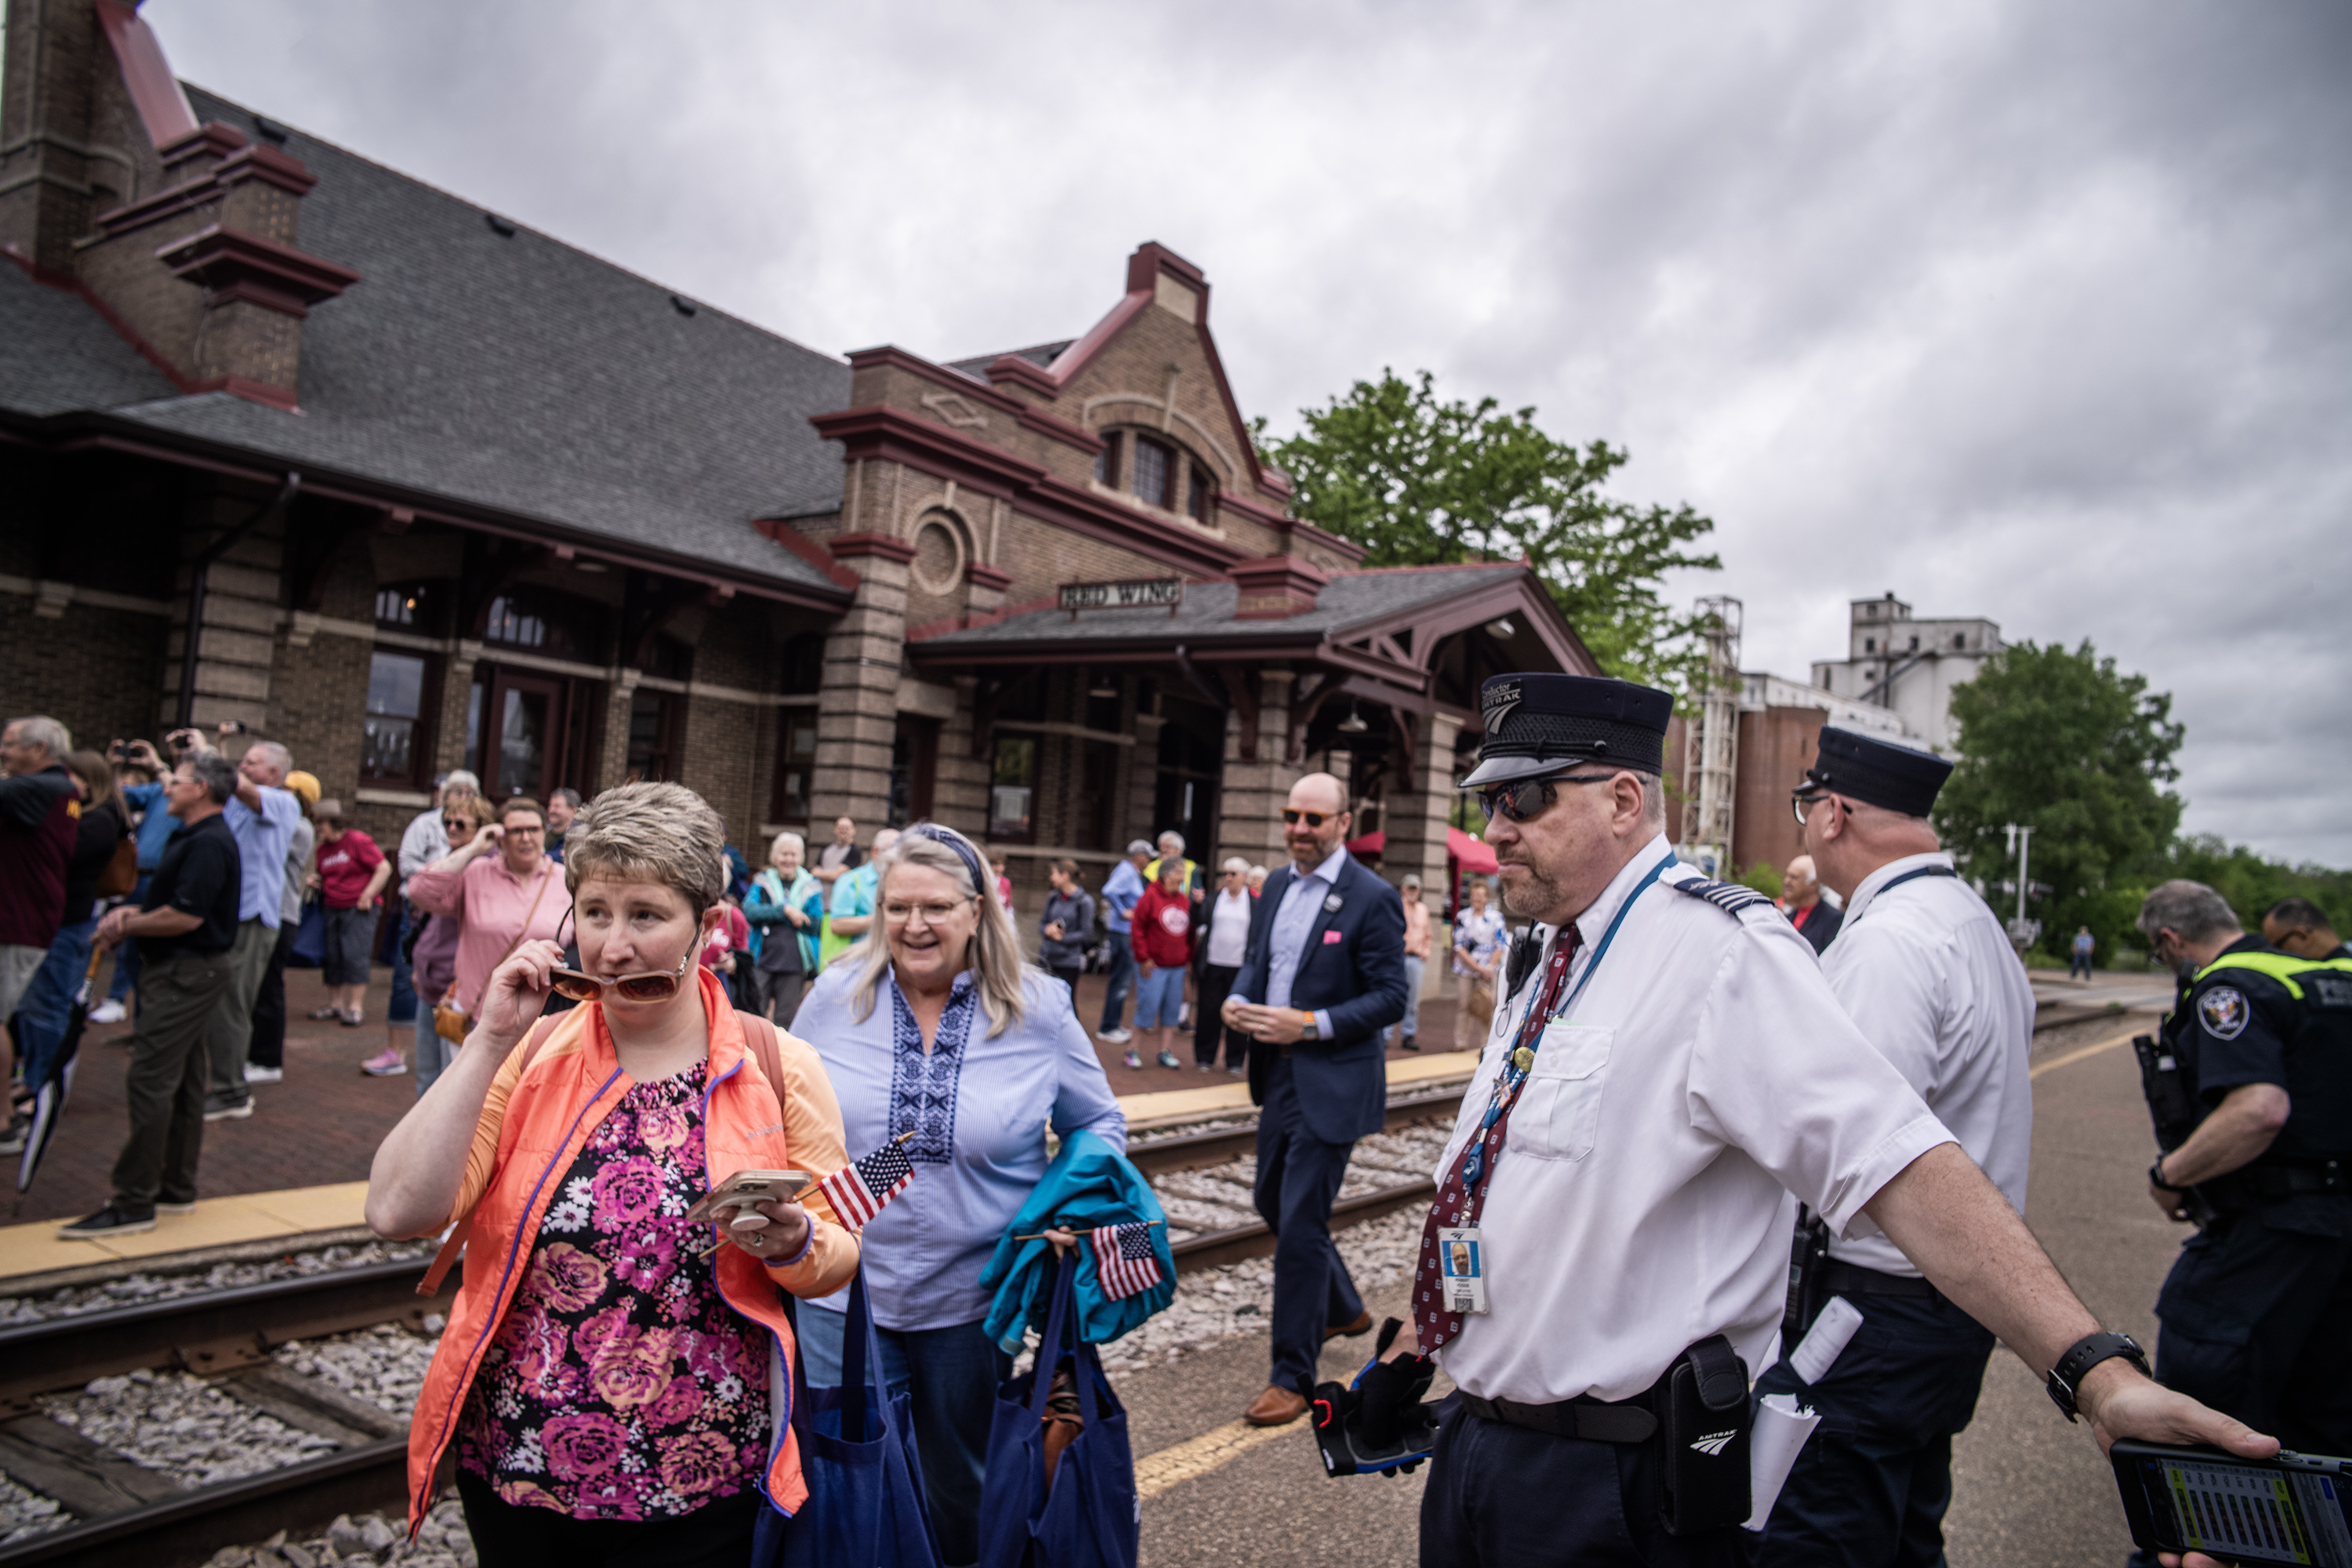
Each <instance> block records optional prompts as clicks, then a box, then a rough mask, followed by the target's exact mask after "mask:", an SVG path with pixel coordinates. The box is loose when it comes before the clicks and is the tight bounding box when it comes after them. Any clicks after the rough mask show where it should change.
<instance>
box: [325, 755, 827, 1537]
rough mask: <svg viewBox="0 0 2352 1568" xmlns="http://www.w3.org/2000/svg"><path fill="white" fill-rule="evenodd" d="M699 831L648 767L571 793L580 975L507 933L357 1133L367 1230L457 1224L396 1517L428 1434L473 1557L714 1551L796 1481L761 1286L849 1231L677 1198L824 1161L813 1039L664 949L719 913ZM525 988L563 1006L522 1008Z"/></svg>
mask: <svg viewBox="0 0 2352 1568" xmlns="http://www.w3.org/2000/svg"><path fill="white" fill-rule="evenodd" d="M724 839H725V833H724V829H723V827H722V826H721V824H720V822H719V816H718V814H717V813H716V812H714V811H712V810H711V809H710V807H709V805H706V804H704V802H703V800H702V799H701V797H700V796H698V795H695V794H694V793H693V792H692V791H690V790H688V789H685V788H683V787H681V786H679V785H677V784H625V785H623V786H621V787H619V788H617V789H613V790H608V791H606V792H605V793H604V794H603V795H599V796H598V797H597V798H596V799H595V800H594V801H593V803H592V804H591V805H589V806H588V807H587V808H586V809H585V810H583V812H582V813H581V814H580V816H579V819H578V821H577V822H576V823H574V825H573V826H572V831H571V833H570V835H569V836H568V837H566V838H565V840H564V864H563V872H564V877H565V879H566V881H567V883H568V884H569V888H570V891H571V893H572V900H573V906H574V910H575V921H576V924H577V927H578V941H579V948H580V968H579V969H578V970H566V969H564V968H562V963H563V952H562V948H561V947H559V946H558V945H557V944H556V943H554V942H523V943H521V944H520V945H519V946H518V947H517V948H516V949H515V951H514V952H513V953H512V954H511V955H510V956H509V958H508V959H507V960H506V962H504V963H501V964H499V966H498V968H497V970H496V971H495V972H494V973H492V975H491V976H490V979H489V982H488V984H487V985H486V986H485V987H484V989H483V994H482V999H481V1002H480V1003H479V1005H478V1022H477V1023H476V1025H475V1026H474V1029H473V1032H472V1033H471V1034H469V1035H468V1036H467V1039H466V1043H465V1045H464V1047H461V1048H460V1049H459V1050H458V1052H457V1056H456V1058H455V1059H454V1060H452V1061H451V1062H450V1064H449V1066H448V1067H447V1068H446V1069H445V1070H444V1071H443V1073H442V1074H441V1076H440V1078H439V1079H436V1081H435V1083H434V1085H433V1087H432V1089H430V1090H428V1091H427V1092H426V1094H425V1097H424V1098H423V1099H422V1100H418V1101H417V1102H416V1105H415V1108H414V1109H413V1110H410V1111H409V1113H408V1115H407V1116H406V1117H404V1119H403V1120H402V1121H401V1123H400V1125H399V1126H397V1127H395V1128H394V1129H393V1131H392V1134H391V1136H389V1137H387V1138H386V1139H385V1140H384V1142H383V1147H382V1148H380V1149H379V1150H377V1151H376V1156H375V1164H374V1168H373V1171H371V1173H369V1179H368V1199H367V1218H368V1223H369V1224H370V1225H371V1226H373V1227H374V1228H375V1230H376V1232H377V1234H379V1235H381V1236H387V1237H415V1236H430V1235H432V1234H434V1233H435V1232H436V1231H439V1230H441V1229H442V1228H443V1227H445V1226H449V1225H450V1224H452V1223H453V1222H456V1223H457V1225H458V1232H459V1234H462V1235H464V1236H465V1237H467V1241H466V1269H465V1278H464V1281H463V1283H462V1284H461V1285H460V1286H459V1288H458V1290H457V1300H456V1303H455V1305H454V1306H453V1307H452V1308H451V1309H450V1312H449V1323H448V1327H447V1328H446V1330H445V1331H443V1333H442V1336H441V1342H440V1345H439V1347H438V1349H437V1350H436V1352H435V1354H434V1358H433V1366H432V1370H431V1371H430V1372H429V1373H427V1374H426V1376H425V1387H424V1391H423V1393H422V1394H420V1395H419V1397H418V1399H417V1401H416V1413H415V1417H414V1419H413V1421H412V1423H411V1425H410V1428H409V1449H408V1482H409V1517H410V1519H411V1521H412V1528H413V1526H414V1523H415V1522H421V1521H422V1520H423V1519H424V1517H425V1510H427V1509H428V1508H429V1507H430V1506H431V1504H432V1500H433V1475H434V1469H435V1467H436V1465H437V1464H438V1463H439V1462H440V1460H441V1458H442V1456H443V1454H444V1453H445V1452H446V1451H448V1450H449V1449H450V1448H451V1446H452V1445H453V1444H454V1445H455V1448H456V1455H457V1489H458V1494H459V1496H460V1497H461V1498H462V1500H464V1504H465V1510H466V1522H467V1527H468V1529H469V1530H470V1531H472V1533H473V1537H474V1545H475V1550H476V1552H477V1553H478V1557H479V1559H480V1562H481V1563H482V1564H483V1568H499V1565H500V1564H508V1563H541V1562H551V1561H555V1560H557V1559H558V1558H559V1556H560V1557H562V1558H563V1559H567V1560H578V1561H583V1562H587V1561H594V1560H597V1559H600V1558H603V1557H605V1556H608V1555H611V1554H614V1553H615V1552H626V1553H628V1554H630V1555H635V1556H640V1557H642V1559H643V1560H644V1561H646V1562H657V1563H664V1564H674V1563H703V1562H709V1563H730V1564H733V1563H743V1562H745V1561H746V1560H747V1559H748V1557H749V1554H750V1552H751V1532H752V1530H753V1528H754V1526H755V1524H756V1523H757V1521H758V1519H759V1516H760V1511H761V1509H762V1508H764V1507H772V1508H774V1509H775V1510H778V1511H780V1512H782V1513H785V1514H790V1513H792V1512H793V1511H794V1510H797V1509H798V1508H799V1507H800V1506H801V1505H802V1503H803V1501H804V1500H806V1498H807V1495H808V1492H807V1488H806V1487H805V1486H804V1485H803V1482H802V1479H801V1471H800V1454H799V1450H798V1447H797V1445H796V1444H795V1443H794V1441H793V1433H792V1426H791V1422H790V1409H789V1405H790V1402H791V1398H792V1386H793V1380H792V1374H791V1367H792V1363H793V1356H794V1355H795V1354H796V1353H797V1350H796V1347H795V1345H794V1342H793V1330H792V1325H791V1321H790V1320H789V1319H788V1318H787V1317H786V1315H785V1310H784V1301H783V1295H784V1293H785V1292H787V1291H789V1292H790V1293H791V1294H793V1295H794V1296H803V1297H807V1296H823V1295H826V1294H828V1293H830V1292H832V1291H834V1290H835V1289H839V1288H840V1287H841V1286H842V1285H844V1284H845V1283H846V1282H847V1280H848V1279H849V1278H850V1276H851V1275H852V1274H853V1273H855V1272H856V1267H857V1242H856V1238H855V1237H853V1236H852V1235H851V1234H850V1233H849V1232H847V1231H846V1230H844V1229H843V1228H842V1227H841V1226H839V1225H838V1224H836V1223H835V1219H834V1216H833V1215H832V1213H831V1212H830V1210H829V1209H828V1208H826V1207H825V1206H824V1201H823V1200H822V1199H821V1198H818V1197H815V1196H814V1195H811V1196H810V1197H809V1199H808V1207H807V1208H805V1209H803V1207H802V1206H801V1205H798V1204H793V1203H774V1202H763V1203H762V1204H761V1205H759V1207H758V1208H757V1209H756V1210H754V1211H752V1212H751V1213H750V1214H748V1215H742V1216H741V1217H740V1218H738V1219H737V1220H735V1221H734V1222H733V1223H732V1224H731V1225H730V1226H727V1227H724V1228H723V1229H719V1230H714V1227H712V1226H706V1225H689V1224H688V1223H687V1221H686V1218H685V1215H686V1212H687V1210H688V1207H689V1206H690V1205H692V1204H693V1203H694V1202H695V1200H696V1199H697V1198H698V1197H699V1196H701V1195H702V1194H704V1193H705V1192H707V1191H708V1190H709V1188H710V1187H712V1186H713V1185H714V1184H717V1183H719V1182H723V1181H725V1180H726V1179H727V1178H728V1177H729V1176H730V1175H732V1174H733V1173H736V1172H738V1171H742V1170H751V1169H773V1170H803V1171H810V1172H814V1173H818V1174H820V1175H823V1174H829V1173H832V1172H834V1171H835V1170H838V1169H839V1168H840V1167H841V1166H842V1164H843V1163H845V1162H844V1157H843V1153H842V1131H841V1110H840V1107H839V1106H838V1104H836V1103H835V1100H834V1096H833V1090H832V1088H831V1086H830V1085H829V1084H828V1083H827V1082H826V1079H825V1076H824V1068H823V1066H822V1065H821V1064H820V1063H819V1062H818V1061H817V1058H816V1054H815V1053H814V1051H813V1050H811V1049H810V1048H809V1047H807V1046H806V1045H804V1044H803V1043H802V1042H801V1041H799V1040H796V1039H794V1038H793V1037H791V1036H790V1035H779V1034H776V1033H775V1032H774V1031H773V1030H772V1027H771V1026H768V1025H767V1024H765V1023H764V1022H762V1021H760V1020H756V1019H751V1018H750V1017H748V1016H739V1015H738V1014H737V1013H736V1011H735V1010H734V1008H733V1007H732V1006H731V1005H730V1004H729V1002H728V1000H727V992H726V989H725V987H724V985H723V984H721V983H720V982H719V978H718V977H717V976H716V975H714V974H712V973H709V971H707V970H704V969H703V968H701V967H700V966H699V965H698V964H697V963H695V962H694V959H695V954H696V953H697V952H698V951H699V950H700V948H701V946H702V943H703V942H704V941H705V940H707V938H708V935H709V931H710V929H711V926H712V924H713V917H714V916H718V915H719V914H720V913H721V911H722V910H724V908H725V906H724V905H722V904H721V903H720V902H719V895H720V893H721V891H722V890H723V889H724V888H725V886H726V875H725V870H724V863H723V861H722V860H721V858H720V846H721V845H722V843H723V842H724ZM555 990H562V992H563V993H564V994H567V995H571V996H573V997H575V998H577V999H578V1000H580V1001H581V1002H582V1004H583V1005H580V1006H578V1007H575V1008H573V1009H572V1010H571V1011H569V1012H567V1013H563V1014H561V1015H558V1016H555V1017H553V1018H550V1019H542V1018H541V1009H542V1008H543V1007H544V1006H545V1005H546V1003H547V1000H548V997H549V996H550V995H551V994H552V992H554V991H555ZM747 1031H749V1033H747ZM771 1047H772V1048H771ZM762 1058H765V1059H766V1060H767V1062H768V1063H770V1064H772V1068H773V1071H771V1070H770V1069H769V1068H766V1067H763V1066H762ZM714 1244H716V1250H715V1251H708V1252H706V1249H708V1248H710V1247H713V1246H714ZM763 1499H764V1500H763Z"/></svg>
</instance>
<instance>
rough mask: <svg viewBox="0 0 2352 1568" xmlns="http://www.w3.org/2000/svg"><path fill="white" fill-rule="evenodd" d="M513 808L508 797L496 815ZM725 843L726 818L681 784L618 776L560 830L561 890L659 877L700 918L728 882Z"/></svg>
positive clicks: (578, 890) (575, 891)
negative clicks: (598, 880)
mask: <svg viewBox="0 0 2352 1568" xmlns="http://www.w3.org/2000/svg"><path fill="white" fill-rule="evenodd" d="M444 809H446V807H445V808H444ZM512 809H515V803H514V802H512V801H509V802H508V803H507V805H505V806H503V807H501V808H500V810H499V815H500V816H504V815H505V814H506V812H507V811H509V810H512ZM726 845H727V825H726V824H725V823H723V822H721V821H720V820H719V814H718V813H717V812H715V811H713V810H711V809H710V804H709V802H708V801H706V800H704V799H703V798H702V797H701V796H700V795H697V794H695V793H694V792H693V791H692V790H690V789H688V788H687V787H686V786H685V785H684V784H617V785H615V786H614V787H613V788H611V789H608V790H606V791H605V792H604V794H602V795H598V796H597V797H596V798H595V799H594V800H592V801H590V802H589V803H588V804H587V805H584V806H582V807H581V808H580V816H579V817H578V819H577V820H575V821H574V822H573V823H572V831H571V832H569V833H567V834H565V835H564V836H563V887H564V890H565V891H567V892H569V893H571V894H572V895H573V896H574V897H575V898H576V897H577V896H578V895H579V892H580V884H581V883H583V882H584V881H586V880H588V879H590V878H592V877H612V878H617V879H621V880H623V881H646V882H659V883H660V884H662V885H663V886H664V887H666V888H670V889H676V890H677V893H678V894H679V895H680V896H682V897H683V898H684V899H685V900H686V901H687V902H688V904H689V905H691V906H693V909H694V918H695V919H697V920H700V919H701V918H702V916H703V914H704V913H705V911H707V910H709V908H710V906H711V905H713V904H715V903H717V902H718V901H719V895H720V894H721V893H723V892H725V891H726V890H727V860H726V855H725V849H726Z"/></svg>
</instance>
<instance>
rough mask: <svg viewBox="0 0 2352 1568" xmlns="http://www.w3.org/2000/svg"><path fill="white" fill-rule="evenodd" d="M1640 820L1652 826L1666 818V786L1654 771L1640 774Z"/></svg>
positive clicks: (1659, 824) (1661, 823) (1662, 823)
mask: <svg viewBox="0 0 2352 1568" xmlns="http://www.w3.org/2000/svg"><path fill="white" fill-rule="evenodd" d="M1642 820H1643V822H1645V823H1648V824H1650V825H1652V826H1663V825H1664V822H1665V820H1666V786H1665V783H1664V780H1662V779H1660V778H1659V776H1658V775H1657V774H1655V773H1644V774H1643V775H1642Z"/></svg>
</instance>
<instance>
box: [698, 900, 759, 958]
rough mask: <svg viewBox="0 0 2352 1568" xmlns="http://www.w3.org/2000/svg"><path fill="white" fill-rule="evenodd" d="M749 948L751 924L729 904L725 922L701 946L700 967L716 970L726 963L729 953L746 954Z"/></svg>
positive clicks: (739, 911)
mask: <svg viewBox="0 0 2352 1568" xmlns="http://www.w3.org/2000/svg"><path fill="white" fill-rule="evenodd" d="M750 951H751V921H747V920H745V919H744V918H743V911H742V910H739V909H737V908H735V907H734V906H733V905H732V904H730V905H728V906H727V920H726V922H725V923H724V924H722V925H721V926H719V929H718V930H717V931H712V932H711V933H710V940H709V942H705V943H703V944H702V967H703V968H705V969H716V968H718V967H719V965H720V964H721V963H725V962H727V955H728V954H729V953H730V952H750Z"/></svg>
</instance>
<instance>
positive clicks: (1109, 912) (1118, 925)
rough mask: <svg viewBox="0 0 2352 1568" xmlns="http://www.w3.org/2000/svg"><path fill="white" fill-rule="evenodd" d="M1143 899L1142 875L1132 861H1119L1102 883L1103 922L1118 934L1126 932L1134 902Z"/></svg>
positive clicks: (1132, 912)
mask: <svg viewBox="0 0 2352 1568" xmlns="http://www.w3.org/2000/svg"><path fill="white" fill-rule="evenodd" d="M1141 897H1143V874H1142V873H1141V872H1139V871H1138V870H1137V869H1136V868H1135V862H1134V861H1132V860H1121V861H1120V862H1119V863H1118V865H1116V866H1113V867H1112V868H1110V875H1109V877H1108V878H1107V879H1104V881H1103V921H1104V923H1106V924H1107V925H1108V926H1109V927H1110V929H1111V930H1112V931H1115V932H1117V933H1118V934H1119V935H1121V936H1124V935H1126V934H1127V931H1128V919H1129V916H1131V915H1133V914H1134V913H1135V900H1138V899H1139V898H1141Z"/></svg>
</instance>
